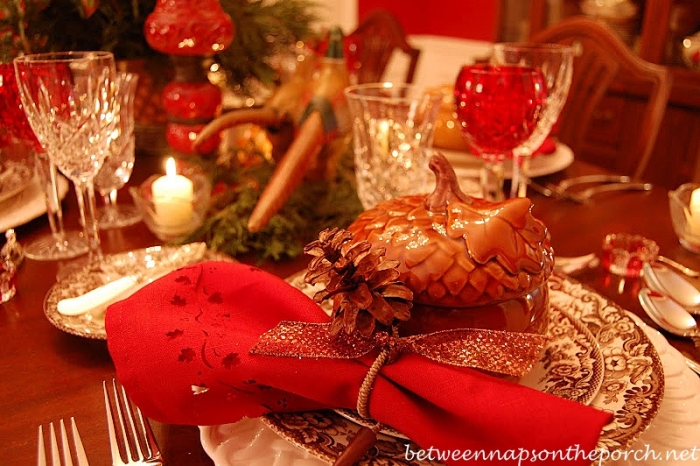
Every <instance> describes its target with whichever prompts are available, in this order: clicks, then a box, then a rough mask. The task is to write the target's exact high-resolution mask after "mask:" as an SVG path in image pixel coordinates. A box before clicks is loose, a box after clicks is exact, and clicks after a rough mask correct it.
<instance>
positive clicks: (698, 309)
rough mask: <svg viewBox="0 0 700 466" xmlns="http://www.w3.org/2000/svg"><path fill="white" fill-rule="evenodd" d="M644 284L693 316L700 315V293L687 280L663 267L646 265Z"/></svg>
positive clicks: (643, 268) (644, 267)
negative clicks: (667, 297)
mask: <svg viewBox="0 0 700 466" xmlns="http://www.w3.org/2000/svg"><path fill="white" fill-rule="evenodd" d="M642 271H643V274H642V275H643V277H644V282H645V283H646V285H647V286H648V287H649V288H651V289H652V290H654V291H656V292H657V293H660V294H663V295H666V296H669V297H670V298H671V299H673V300H674V301H676V302H677V303H678V304H680V305H681V306H683V307H684V308H685V310H686V311H688V312H689V313H691V314H699V315H700V291H699V290H698V289H697V288H695V286H693V284H692V283H690V282H689V281H688V280H686V279H685V278H683V277H681V276H680V275H678V274H677V273H675V272H673V271H672V270H671V269H669V268H668V267H664V266H662V265H652V264H648V263H647V264H644V266H643V267H642Z"/></svg>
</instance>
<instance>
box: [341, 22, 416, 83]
mask: <svg viewBox="0 0 700 466" xmlns="http://www.w3.org/2000/svg"><path fill="white" fill-rule="evenodd" d="M346 44H347V47H348V48H349V49H350V50H349V54H350V57H349V61H350V63H351V68H354V70H351V73H352V74H354V75H355V78H356V80H357V83H358V84H362V83H369V82H379V81H380V80H381V79H382V75H383V74H384V70H385V69H386V67H387V65H388V64H389V60H390V59H391V57H392V54H393V53H394V51H395V50H398V51H400V52H402V53H404V54H405V55H407V57H408V66H407V69H406V75H405V78H404V79H405V82H407V83H412V82H413V77H414V75H415V72H416V67H417V66H418V58H419V57H420V49H417V48H414V47H413V46H411V44H409V43H408V42H407V41H406V34H405V32H404V30H403V28H402V27H401V24H400V23H399V21H398V19H397V18H396V16H395V15H394V14H393V13H391V12H390V11H388V10H383V9H376V10H373V11H371V12H369V13H368V14H367V16H365V17H364V18H363V19H362V20H361V21H360V24H359V25H358V26H357V28H356V29H355V30H354V31H353V32H352V33H351V34H349V35H348V37H347V38H346Z"/></svg>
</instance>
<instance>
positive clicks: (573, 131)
mask: <svg viewBox="0 0 700 466" xmlns="http://www.w3.org/2000/svg"><path fill="white" fill-rule="evenodd" d="M531 41H532V42H540V43H560V44H568V45H571V46H572V47H573V48H574V66H573V79H572V83H571V90H570V91H569V96H568V98H567V101H566V104H565V106H564V109H563V110H562V114H561V117H560V119H559V123H558V125H559V128H558V132H557V136H558V137H559V139H560V140H561V141H562V142H563V143H565V144H567V145H568V146H570V147H571V149H572V150H573V151H574V154H576V156H577V157H578V156H580V155H582V154H583V152H582V148H583V146H584V143H585V140H586V136H587V133H588V131H589V129H590V127H591V122H592V119H593V117H594V115H595V112H596V109H597V107H598V105H599V104H600V102H601V100H602V99H603V97H604V96H605V95H606V94H607V93H608V92H609V91H610V90H611V89H612V88H613V87H616V88H617V89H620V90H622V91H623V93H624V94H625V95H633V96H634V98H639V99H640V100H641V101H642V102H645V105H644V112H643V114H642V115H640V123H641V124H640V126H639V131H638V135H637V137H636V138H631V139H629V144H628V147H621V148H620V149H619V153H618V154H617V156H616V157H615V158H613V159H606V160H600V159H598V160H589V161H590V162H593V163H597V164H599V165H601V164H604V165H606V168H609V169H613V170H615V171H618V172H620V173H622V174H626V175H630V176H634V177H637V178H640V177H643V175H644V171H645V169H646V168H647V165H648V163H649V159H650V158H651V155H652V152H653V150H654V144H655V142H656V138H657V135H658V133H659V128H660V127H661V122H662V119H663V116H664V113H665V111H666V105H667V103H668V98H669V94H670V91H671V85H672V76H671V73H670V72H669V70H668V69H667V68H665V67H663V66H661V65H656V64H653V63H649V62H647V61H645V60H643V59H641V58H640V57H639V56H637V55H636V54H635V53H634V52H633V51H632V50H631V49H630V48H629V47H628V46H627V45H625V43H624V42H622V40H621V39H620V38H619V37H618V36H617V34H616V33H615V32H614V31H613V30H612V29H611V28H610V27H608V26H606V25H605V24H604V23H602V22H598V21H595V20H592V19H589V18H585V17H572V18H568V19H565V20H563V21H561V22H559V23H557V24H555V25H553V26H551V27H549V28H546V29H544V30H542V31H540V32H538V33H536V34H535V35H534V36H533V37H531ZM611 165H612V166H611Z"/></svg>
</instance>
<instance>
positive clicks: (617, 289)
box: [0, 154, 700, 466]
mask: <svg viewBox="0 0 700 466" xmlns="http://www.w3.org/2000/svg"><path fill="white" fill-rule="evenodd" d="M162 164H163V160H162V159H161V158H159V157H157V156H154V155H142V154H139V156H138V157H137V161H136V165H135V172H134V174H133V176H132V179H131V180H130V184H131V185H137V184H138V183H140V182H141V181H143V180H144V179H145V178H146V177H148V176H149V175H152V174H153V173H159V172H162V170H163V169H162V167H163V165H162ZM591 173H605V170H603V169H601V168H599V167H594V166H592V165H589V164H586V163H584V162H581V161H578V160H574V162H573V163H572V164H571V165H570V166H569V167H567V168H566V169H564V170H562V171H559V172H557V173H553V174H550V175H547V176H545V177H543V178H541V179H538V180H539V181H551V182H556V181H559V180H562V179H565V178H569V177H573V176H578V175H583V174H591ZM127 198H128V195H127V193H126V192H125V190H123V192H122V194H121V196H120V200H121V201H122V202H129V201H130V200H129V199H127ZM530 198H531V199H532V201H533V203H534V209H533V212H534V214H535V216H536V217H538V218H539V219H541V220H542V221H543V222H544V223H545V224H546V226H547V227H548V229H549V231H550V234H551V239H552V244H553V247H554V251H555V255H556V256H579V255H583V254H588V253H591V252H594V253H600V252H601V244H602V240H603V237H604V236H605V235H606V234H608V233H615V232H629V233H635V234H640V235H644V236H646V237H648V238H650V239H653V240H654V241H656V242H657V243H658V245H659V247H660V250H661V253H662V254H663V255H664V256H667V257H669V258H671V259H674V260H676V261H678V262H680V263H682V264H684V265H686V266H688V267H691V268H695V269H700V255H698V254H694V253H692V252H689V251H687V250H686V249H684V248H683V247H682V246H681V245H680V244H679V242H678V238H677V237H676V235H675V233H674V231H673V228H672V225H671V219H670V214H669V201H668V192H667V190H666V189H663V188H660V187H654V188H653V189H652V190H651V191H648V192H641V191H639V192H610V193H604V194H599V195H597V196H596V197H595V198H594V199H593V200H592V201H591V202H589V203H586V204H576V203H572V202H569V201H565V200H560V199H553V198H548V197H544V196H542V195H539V194H536V193H533V192H530ZM63 207H64V214H65V223H66V225H67V226H68V227H72V228H77V227H78V207H77V202H76V200H75V195H74V194H73V193H72V192H70V193H69V194H68V195H67V196H66V198H65V199H64V201H63ZM15 230H16V232H17V237H18V240H19V242H20V243H25V242H29V241H31V240H32V239H33V238H35V237H37V236H39V235H42V234H45V233H47V232H48V231H49V225H48V222H47V219H46V216H41V217H39V218H37V219H35V220H32V221H30V222H29V223H27V224H24V225H21V226H18V227H17V228H16V229H15ZM101 241H102V248H103V250H104V252H105V253H106V254H110V253H118V252H123V251H129V250H133V249H138V248H143V247H147V246H152V245H157V244H161V243H162V242H161V241H159V240H158V239H157V238H156V237H155V236H154V235H153V234H152V233H151V232H150V231H149V230H148V229H147V228H146V226H145V225H144V224H143V223H138V224H136V225H133V226H130V227H125V228H120V229H114V230H103V231H101ZM236 259H238V260H241V261H243V262H248V263H251V264H257V259H256V258H255V257H238V258H236ZM307 260H308V258H306V257H300V258H297V259H295V260H289V261H280V262H272V261H268V262H264V263H262V264H257V265H259V266H260V267H261V268H263V269H265V270H268V271H270V272H272V273H274V274H276V275H278V276H283V277H284V276H289V275H291V274H292V273H294V272H297V271H299V270H301V269H303V268H304V267H305V266H306V263H307ZM62 266H65V263H63V262H39V261H34V260H30V259H26V260H25V261H24V262H23V263H22V265H21V266H20V268H19V270H18V274H17V294H16V296H15V297H14V298H13V299H11V300H10V301H9V302H7V303H5V304H2V305H0V418H1V419H2V420H1V421H0V464H4V465H27V464H34V463H35V462H36V455H37V428H38V426H39V425H48V423H49V422H52V421H53V422H56V421H58V420H59V419H61V418H64V419H68V418H70V417H74V418H75V420H76V422H77V424H78V427H79V429H80V432H81V436H82V440H83V443H84V445H85V449H86V451H87V454H88V458H89V459H90V464H91V465H93V466H101V465H109V464H111V457H110V452H109V440H108V434H107V423H106V418H105V409H104V398H103V392H102V382H103V381H105V380H107V381H111V379H112V378H114V377H115V368H114V365H113V363H112V360H111V359H110V355H109V352H108V350H107V344H106V342H105V341H103V340H92V339H86V338H81V337H78V336H74V335H70V334H68V333H64V332H63V331H61V330H59V329H57V328H56V327H54V326H53V325H52V324H51V323H50V322H49V321H48V320H47V318H46V317H45V315H44V309H43V303H44V297H45V296H46V294H47V292H48V291H49V289H50V288H51V286H52V285H54V283H55V282H56V275H57V272H59V271H60V269H61V267H62ZM571 276H572V278H574V279H575V280H578V281H580V282H582V283H583V284H585V285H587V286H589V287H591V288H593V289H594V290H596V291H597V292H598V293H600V294H601V295H603V296H604V297H606V298H607V299H608V300H610V301H613V302H615V303H617V304H618V305H619V306H621V307H622V308H624V309H627V310H629V311H631V312H633V313H634V314H636V315H637V316H639V317H640V318H641V319H642V320H643V321H644V322H645V323H647V324H649V325H650V326H652V327H655V325H654V323H653V322H652V321H651V320H650V319H648V318H647V317H646V315H645V314H644V313H643V311H642V309H641V307H640V304H639V302H638V298H637V294H638V291H639V290H640V287H641V286H642V284H641V281H640V279H639V278H622V277H618V276H615V275H611V274H610V273H608V272H607V271H606V270H605V269H604V268H602V267H601V266H600V265H598V266H596V267H592V268H586V269H584V270H582V271H579V272H576V273H575V274H572V275H571ZM694 284H695V285H696V286H698V287H700V281H699V280H695V281H694ZM665 336H666V338H667V339H668V340H669V342H670V343H671V345H673V346H674V347H676V348H678V349H681V350H684V351H687V352H688V353H690V354H691V355H692V356H693V357H694V358H695V359H696V360H698V361H700V350H699V349H696V348H694V347H693V345H692V344H691V343H690V342H689V341H688V340H684V339H681V338H677V337H674V336H672V335H669V334H665ZM152 426H153V429H154V432H155V436H156V438H157V440H158V443H159V446H160V449H161V451H162V454H163V457H164V459H165V462H166V464H171V465H192V466H197V465H211V464H213V462H212V460H211V459H210V458H209V457H208V456H207V454H206V453H205V451H204V450H203V448H202V445H201V443H200V437H199V435H200V431H199V429H198V427H197V426H181V425H166V424H161V423H158V422H155V421H154V422H152Z"/></svg>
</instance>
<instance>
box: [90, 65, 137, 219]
mask: <svg viewBox="0 0 700 466" xmlns="http://www.w3.org/2000/svg"><path fill="white" fill-rule="evenodd" d="M138 78H139V77H138V75H137V74H134V73H124V72H123V73H119V74H118V75H117V81H118V92H117V98H118V99H119V101H120V110H119V114H118V115H117V117H118V119H119V123H118V124H117V128H116V131H115V132H114V135H113V137H112V142H111V143H110V145H109V154H108V155H107V158H105V161H104V163H103V164H102V168H100V171H99V172H97V176H95V188H96V189H97V191H98V192H99V193H100V196H102V199H103V200H104V207H102V208H101V209H98V210H97V224H98V226H99V227H100V228H102V229H110V228H121V227H125V226H129V225H133V224H134V223H136V222H139V221H140V220H141V213H140V212H139V210H138V209H137V208H136V206H134V205H125V204H118V203H117V191H118V190H119V189H121V188H122V187H124V185H125V184H126V182H127V181H129V178H130V177H131V171H132V170H133V168H134V160H135V158H136V157H135V150H136V147H135V146H136V143H135V140H134V98H135V97H136V85H137V83H138Z"/></svg>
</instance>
